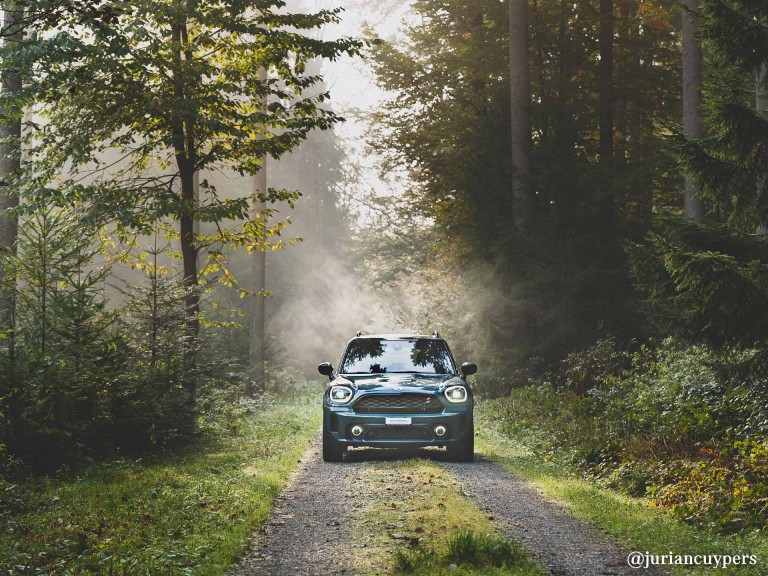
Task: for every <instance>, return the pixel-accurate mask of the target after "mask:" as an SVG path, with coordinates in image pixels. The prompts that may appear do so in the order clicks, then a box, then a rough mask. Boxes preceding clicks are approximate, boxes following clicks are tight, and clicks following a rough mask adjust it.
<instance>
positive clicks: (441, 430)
mask: <svg viewBox="0 0 768 576" xmlns="http://www.w3.org/2000/svg"><path fill="white" fill-rule="evenodd" d="M446 432H448V429H447V428H446V427H445V426H443V425H442V424H439V425H437V426H435V434H436V435H437V436H445V433H446Z"/></svg>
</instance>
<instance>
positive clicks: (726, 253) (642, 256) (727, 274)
mask: <svg viewBox="0 0 768 576" xmlns="http://www.w3.org/2000/svg"><path fill="white" fill-rule="evenodd" d="M628 250H629V254H630V259H631V262H632V270H633V273H634V275H635V277H636V278H637V279H638V282H639V288H640V289H641V291H642V293H643V294H644V296H645V299H646V303H647V307H648V311H649V315H650V318H651V319H652V320H654V321H655V322H656V324H657V326H658V327H659V328H660V329H661V330H663V331H665V332H667V333H669V332H672V333H675V334H678V335H681V336H684V337H685V338H687V339H689V340H691V341H694V342H705V343H708V344H711V345H715V346H725V345H730V344H739V345H742V346H747V347H749V346H753V345H756V344H759V343H763V342H765V341H766V339H767V338H768V332H767V331H766V326H768V239H766V238H765V237H764V236H760V235H755V234H747V233H744V232H739V231H737V230H734V229H733V228H731V227H727V226H721V227H716V228H710V227H705V226H699V225H697V224H695V223H693V222H691V221H688V220H684V219H680V218H673V217H666V218H661V219H659V220H658V221H657V225H656V228H655V229H654V231H653V232H652V233H651V234H650V235H649V236H648V238H647V241H646V243H645V244H630V245H629V246H628Z"/></svg>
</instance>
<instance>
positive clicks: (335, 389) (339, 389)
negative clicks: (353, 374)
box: [330, 386, 355, 404]
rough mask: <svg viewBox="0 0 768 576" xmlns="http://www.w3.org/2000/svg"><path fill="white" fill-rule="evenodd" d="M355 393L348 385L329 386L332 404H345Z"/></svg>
mask: <svg viewBox="0 0 768 576" xmlns="http://www.w3.org/2000/svg"><path fill="white" fill-rule="evenodd" d="M354 395H355V392H354V391H353V390H352V388H349V387H348V386H332V387H331V393H330V397H331V402H333V403H334V404H346V403H347V402H349V401H350V400H352V396H354Z"/></svg>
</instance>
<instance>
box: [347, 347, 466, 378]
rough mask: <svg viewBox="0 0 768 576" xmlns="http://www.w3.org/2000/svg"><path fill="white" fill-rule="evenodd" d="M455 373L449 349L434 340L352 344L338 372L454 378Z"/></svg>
mask: <svg viewBox="0 0 768 576" xmlns="http://www.w3.org/2000/svg"><path fill="white" fill-rule="evenodd" d="M455 371H456V370H455V368H454V364H453V359H452V358H451V353H450V351H449V350H448V345H447V344H446V343H445V341H443V340H436V339H433V338H413V339H398V340H386V339H384V338H360V339H357V340H353V341H352V342H350V343H349V346H348V347H347V351H346V353H345V354H344V359H343V360H342V362H341V368H340V370H339V372H341V373H342V374H385V373H386V374H394V373H403V372H415V373H418V374H453V373H455Z"/></svg>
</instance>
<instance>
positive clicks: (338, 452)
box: [323, 424, 346, 462]
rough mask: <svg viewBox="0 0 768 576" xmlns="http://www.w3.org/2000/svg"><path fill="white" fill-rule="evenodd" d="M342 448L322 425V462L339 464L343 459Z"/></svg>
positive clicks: (343, 447)
mask: <svg viewBox="0 0 768 576" xmlns="http://www.w3.org/2000/svg"><path fill="white" fill-rule="evenodd" d="M345 448H346V446H344V445H343V444H342V443H341V442H339V441H338V440H335V439H334V438H333V436H331V435H330V434H329V433H328V432H327V431H326V430H325V424H323V461H324V462H341V460H342V458H343V457H344V449H345Z"/></svg>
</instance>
